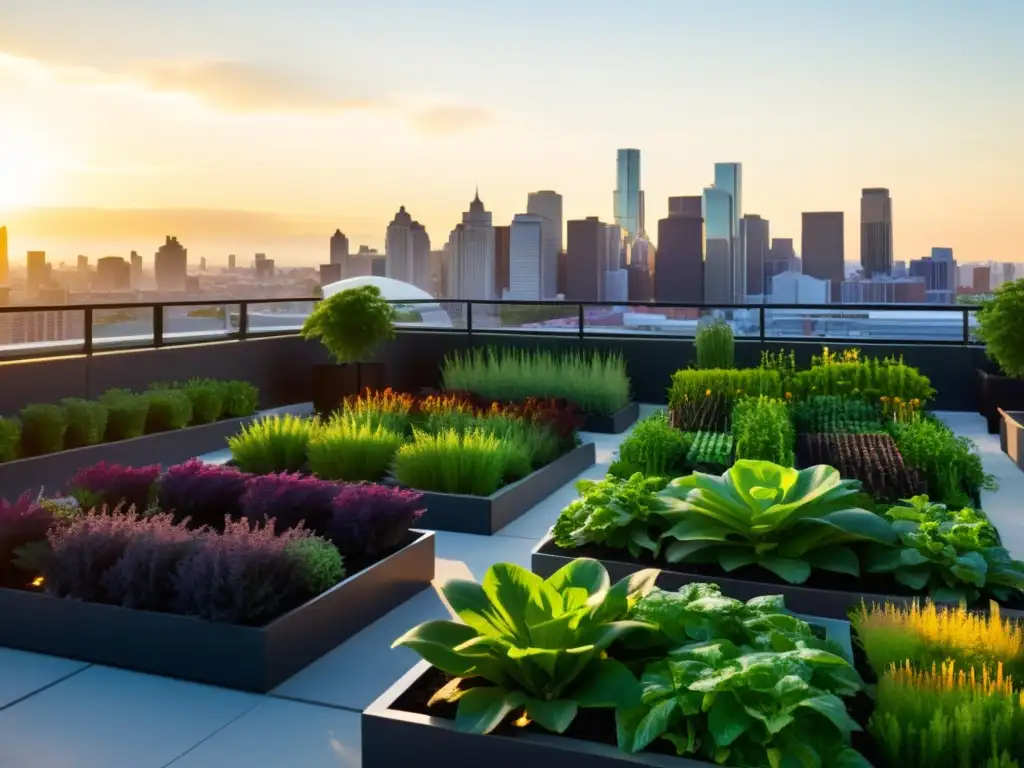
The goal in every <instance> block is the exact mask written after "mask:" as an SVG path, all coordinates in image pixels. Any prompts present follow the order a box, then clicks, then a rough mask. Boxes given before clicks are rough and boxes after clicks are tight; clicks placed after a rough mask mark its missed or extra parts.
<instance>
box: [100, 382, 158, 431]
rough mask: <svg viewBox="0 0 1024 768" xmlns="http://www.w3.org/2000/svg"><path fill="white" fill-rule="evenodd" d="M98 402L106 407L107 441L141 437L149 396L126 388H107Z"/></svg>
mask: <svg viewBox="0 0 1024 768" xmlns="http://www.w3.org/2000/svg"><path fill="white" fill-rule="evenodd" d="M100 403H102V404H103V406H104V407H105V408H106V409H107V431H106V435H105V437H104V439H105V440H106V441H107V442H108V443H109V442H113V441H115V440H130V439H132V438H135V437H142V435H144V434H145V433H146V415H147V414H148V413H149V398H148V397H146V396H145V395H135V394H132V393H131V392H130V391H129V390H127V389H108V390H107V391H106V392H104V393H103V394H102V395H101V396H100Z"/></svg>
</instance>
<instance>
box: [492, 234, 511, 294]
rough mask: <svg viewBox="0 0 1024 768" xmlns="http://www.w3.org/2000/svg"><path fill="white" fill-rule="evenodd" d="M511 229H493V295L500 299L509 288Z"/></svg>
mask: <svg viewBox="0 0 1024 768" xmlns="http://www.w3.org/2000/svg"><path fill="white" fill-rule="evenodd" d="M511 237H512V227H509V226H503V227H495V228H494V295H495V296H498V297H501V296H504V295H505V291H507V290H508V287H509V282H508V281H509V258H510V254H509V249H510V247H511V245H512V243H511V241H510V239H511Z"/></svg>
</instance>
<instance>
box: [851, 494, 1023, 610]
mask: <svg viewBox="0 0 1024 768" xmlns="http://www.w3.org/2000/svg"><path fill="white" fill-rule="evenodd" d="M886 517H888V518H889V519H890V520H892V521H893V523H892V527H893V530H894V531H895V532H896V533H897V535H898V536H899V542H900V545H899V546H896V547H891V546H887V547H871V548H869V549H868V551H867V554H866V557H865V563H864V564H865V566H866V569H867V571H868V572H869V573H891V574H892V575H893V577H894V578H895V579H896V581H898V582H899V583H900V584H903V585H905V586H908V587H910V588H911V589H913V590H916V591H919V592H923V593H926V594H928V595H929V596H930V597H931V598H932V599H933V600H935V601H937V602H953V603H959V602H966V603H968V604H973V603H976V602H978V601H979V600H983V599H989V598H995V599H998V600H1002V601H1007V600H1010V599H1012V598H1015V597H1019V596H1020V593H1021V592H1022V591H1024V563H1022V562H1020V561H1019V560H1013V559H1012V558H1011V557H1010V554H1009V552H1007V551H1006V549H1004V548H1003V547H1001V546H999V542H998V539H997V537H996V532H995V529H994V528H993V527H992V525H991V523H989V522H988V520H986V519H985V518H984V517H983V516H982V515H980V514H978V513H977V512H975V511H974V510H973V509H970V508H966V509H961V510H959V511H951V510H949V509H947V508H946V507H945V505H943V504H934V503H931V502H930V501H929V500H928V497H927V496H915V497H914V498H913V499H910V500H909V501H907V502H905V503H904V504H901V505H898V506H895V507H892V508H891V509H889V511H888V512H886Z"/></svg>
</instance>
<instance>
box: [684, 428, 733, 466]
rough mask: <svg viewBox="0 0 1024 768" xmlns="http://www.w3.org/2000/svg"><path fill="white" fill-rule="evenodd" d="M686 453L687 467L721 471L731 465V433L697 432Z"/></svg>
mask: <svg viewBox="0 0 1024 768" xmlns="http://www.w3.org/2000/svg"><path fill="white" fill-rule="evenodd" d="M692 440H693V442H692V443H691V444H690V451H689V453H687V454H686V464H687V466H688V467H692V468H694V469H697V470H700V471H702V472H711V473H721V472H724V471H725V470H726V469H728V468H729V467H730V466H731V465H732V435H730V434H729V433H727V432H697V433H696V434H694V435H692Z"/></svg>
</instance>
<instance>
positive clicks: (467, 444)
mask: <svg viewBox="0 0 1024 768" xmlns="http://www.w3.org/2000/svg"><path fill="white" fill-rule="evenodd" d="M507 464H508V453H507V449H506V448H505V447H503V446H502V443H501V441H500V440H498V438H496V437H494V436H493V435H488V434H485V433H483V432H480V431H470V432H466V433H459V432H456V431H455V430H447V431H445V432H440V433H438V434H436V435H431V434H428V433H426V432H421V431H419V430H415V431H414V433H413V440H412V442H410V443H406V444H405V445H403V446H402V447H401V448H399V449H398V452H397V453H396V454H395V471H394V474H395V478H396V479H397V480H398V482H399V483H401V484H402V485H404V486H406V487H407V488H415V489H417V490H420V491H437V492H440V493H461V494H467V495H470V496H490V495H491V494H492V493H494V492H495V491H496V490H498V488H500V487H501V484H502V481H503V480H504V478H505V468H506V466H507Z"/></svg>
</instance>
